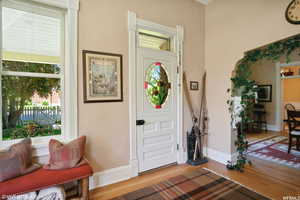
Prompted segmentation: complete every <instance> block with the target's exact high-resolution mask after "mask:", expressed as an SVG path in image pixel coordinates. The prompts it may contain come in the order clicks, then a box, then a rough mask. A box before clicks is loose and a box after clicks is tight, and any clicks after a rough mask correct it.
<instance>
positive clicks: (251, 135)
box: [246, 131, 288, 143]
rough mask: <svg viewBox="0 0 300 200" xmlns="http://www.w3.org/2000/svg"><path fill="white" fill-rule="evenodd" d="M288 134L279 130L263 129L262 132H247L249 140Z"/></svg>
mask: <svg viewBox="0 0 300 200" xmlns="http://www.w3.org/2000/svg"><path fill="white" fill-rule="evenodd" d="M279 135H281V136H286V137H287V136H288V135H287V133H286V132H277V131H263V132H261V133H247V134H246V138H247V140H248V142H250V143H251V142H255V141H259V140H263V139H266V138H271V137H275V136H279Z"/></svg>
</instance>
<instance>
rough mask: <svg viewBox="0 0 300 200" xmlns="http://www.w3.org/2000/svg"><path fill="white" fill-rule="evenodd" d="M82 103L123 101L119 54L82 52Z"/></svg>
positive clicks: (120, 56)
mask: <svg viewBox="0 0 300 200" xmlns="http://www.w3.org/2000/svg"><path fill="white" fill-rule="evenodd" d="M82 58H83V87H84V88H83V90H84V103H96V102H121V101H123V77H122V76H123V75H122V73H123V72H122V67H123V66H122V65H123V63H122V62H123V61H122V60H123V59H122V55H121V54H114V53H105V52H96V51H89V50H83V51H82Z"/></svg>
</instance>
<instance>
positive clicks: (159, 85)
mask: <svg viewBox="0 0 300 200" xmlns="http://www.w3.org/2000/svg"><path fill="white" fill-rule="evenodd" d="M144 87H145V90H146V95H147V99H148V101H149V103H150V104H152V105H153V107H154V108H156V109H160V108H161V107H162V105H163V104H164V103H165V102H166V100H167V98H168V95H169V89H170V87H171V84H170V83H169V79H168V75H167V72H166V70H165V69H164V67H163V64H162V63H160V62H155V63H153V64H151V65H150V66H149V68H148V70H147V72H146V82H145V83H144Z"/></svg>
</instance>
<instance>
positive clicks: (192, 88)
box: [190, 81, 199, 90]
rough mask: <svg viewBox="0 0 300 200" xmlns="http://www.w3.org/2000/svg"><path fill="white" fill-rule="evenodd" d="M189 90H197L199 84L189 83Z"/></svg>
mask: <svg viewBox="0 0 300 200" xmlns="http://www.w3.org/2000/svg"><path fill="white" fill-rule="evenodd" d="M190 90H199V82H198V81H190Z"/></svg>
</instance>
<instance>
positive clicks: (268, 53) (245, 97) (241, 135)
mask: <svg viewBox="0 0 300 200" xmlns="http://www.w3.org/2000/svg"><path fill="white" fill-rule="evenodd" d="M299 50H300V34H298V35H295V36H292V37H289V38H287V39H284V40H280V41H278V42H275V43H272V44H269V45H267V46H265V47H262V48H258V49H255V50H252V51H249V52H246V53H245V56H244V58H243V59H241V60H240V61H239V62H238V63H237V65H236V69H235V71H234V75H233V77H232V78H231V81H232V83H233V84H232V85H233V87H232V89H228V92H231V96H232V97H234V96H240V97H241V102H240V104H241V108H242V109H241V112H240V113H238V115H236V114H235V112H234V108H233V106H234V105H233V104H234V102H233V100H232V99H231V100H228V101H227V103H228V104H229V111H230V113H231V119H232V121H235V120H234V118H237V117H238V118H239V119H240V120H239V123H237V124H235V125H236V129H237V140H236V141H235V146H236V150H237V153H238V156H237V159H236V161H235V162H230V161H228V165H227V168H228V169H235V170H239V171H242V170H243V168H244V166H245V164H246V163H249V164H251V161H250V160H248V159H247V155H246V152H247V148H248V142H247V140H246V137H245V129H244V126H245V125H246V124H247V123H249V122H250V121H251V119H250V118H249V111H250V110H251V106H253V104H254V102H255V101H254V99H255V92H256V91H257V88H256V87H255V82H254V81H253V80H250V75H251V66H252V65H253V64H255V63H256V62H257V61H259V60H262V59H265V60H271V61H278V60H279V59H280V57H282V56H285V58H286V62H290V60H291V59H290V56H291V54H292V53H293V52H295V51H298V56H299V57H300V51H299Z"/></svg>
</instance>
